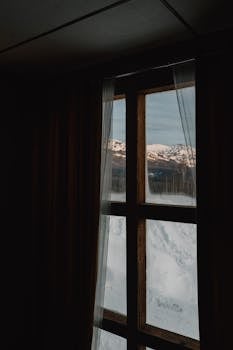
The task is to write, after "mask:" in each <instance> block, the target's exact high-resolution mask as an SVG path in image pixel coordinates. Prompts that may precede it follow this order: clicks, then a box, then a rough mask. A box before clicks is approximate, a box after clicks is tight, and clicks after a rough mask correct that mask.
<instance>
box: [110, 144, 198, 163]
mask: <svg viewBox="0 0 233 350" xmlns="http://www.w3.org/2000/svg"><path fill="white" fill-rule="evenodd" d="M109 149H110V150H111V151H112V157H113V161H114V162H116V161H117V159H119V162H120V158H123V159H125V157H126V154H125V153H126V145H125V143H124V142H121V141H119V140H112V141H111V142H110V143H109ZM146 158H147V160H148V161H149V162H159V161H160V162H171V161H172V162H175V163H176V164H181V165H184V166H187V167H193V166H195V164H196V150H195V149H194V148H192V147H190V146H185V145H181V144H178V145H172V146H168V145H161V144H153V145H147V149H146Z"/></svg>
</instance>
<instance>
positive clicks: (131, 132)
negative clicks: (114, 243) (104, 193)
mask: <svg viewBox="0 0 233 350" xmlns="http://www.w3.org/2000/svg"><path fill="white" fill-rule="evenodd" d="M126 140H127V141H126V142H127V147H126V149H127V171H126V174H127V176H126V184H127V185H126V201H127V207H128V210H127V213H128V215H127V305H128V306H127V317H128V330H129V334H128V349H134V348H135V349H136V348H137V340H136V335H137V330H138V328H139V327H140V328H143V327H144V325H145V320H146V290H145V288H146V279H145V276H146V271H145V268H146V264H145V253H146V252H145V243H146V242H145V220H144V219H142V218H139V217H138V216H137V213H138V204H139V203H144V201H145V96H144V95H137V93H136V91H132V90H131V91H129V92H128V93H127V95H126Z"/></svg>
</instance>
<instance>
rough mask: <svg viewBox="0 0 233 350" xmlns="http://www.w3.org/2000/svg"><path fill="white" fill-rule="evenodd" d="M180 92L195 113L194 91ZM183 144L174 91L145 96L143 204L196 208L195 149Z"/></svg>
mask: <svg viewBox="0 0 233 350" xmlns="http://www.w3.org/2000/svg"><path fill="white" fill-rule="evenodd" d="M181 90H182V92H183V93H185V98H186V101H188V102H189V104H188V105H189V108H190V109H192V111H193V110H194V112H195V103H194V102H193V101H195V98H193V96H194V94H195V88H194V87H188V88H184V89H181ZM189 97H190V98H189ZM192 133H193V134H194V135H191V136H192V139H195V129H194V130H192ZM186 141H187V144H188V145H189V143H188V142H189V140H186ZM186 141H185V136H184V132H183V127H182V122H181V117H180V112H179V105H178V102H177V96H176V91H175V90H169V91H163V92H158V93H152V94H147V95H146V202H149V203H158V204H171V205H188V206H195V205H196V186H195V182H196V175H195V174H196V149H195V148H194V147H191V146H186Z"/></svg>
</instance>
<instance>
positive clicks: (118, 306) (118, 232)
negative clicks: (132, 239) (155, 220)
mask: <svg viewBox="0 0 233 350" xmlns="http://www.w3.org/2000/svg"><path fill="white" fill-rule="evenodd" d="M104 307H105V308H107V309H109V310H113V311H117V312H119V313H121V314H126V220H125V218H124V217H120V216H110V227H109V241H108V257H107V274H106V285H105V297H104Z"/></svg>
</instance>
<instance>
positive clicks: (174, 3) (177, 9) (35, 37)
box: [0, 0, 233, 67]
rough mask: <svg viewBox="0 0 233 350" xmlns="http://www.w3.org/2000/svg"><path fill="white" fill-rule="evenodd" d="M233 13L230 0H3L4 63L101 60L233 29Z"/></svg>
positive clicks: (0, 37) (0, 47)
mask: <svg viewBox="0 0 233 350" xmlns="http://www.w3.org/2000/svg"><path fill="white" fill-rule="evenodd" d="M232 13H233V12H232V10H231V1H225V0H222V1H219V0H218V1H215V0H189V1H187V0H167V1H165V0H120V1H116V0H115V1H114V0H46V1H41V0H21V1H14V0H1V2H0V66H2V67H4V66H5V65H7V66H12V67H14V66H15V65H18V66H20V65H23V66H24V65H34V66H41V65H43V64H50V65H51V66H52V65H53V64H60V63H62V64H64V63H66V64H74V63H75V64H77V65H85V64H89V63H96V62H101V61H105V60H109V59H112V58H113V57H119V56H120V55H124V54H128V53H132V52H134V50H143V49H145V48H150V47H156V46H158V45H160V44H161V43H163V44H168V43H171V42H172V43H174V42H177V41H181V40H185V39H192V38H193V37H197V36H202V35H205V34H207V33H210V32H215V31H218V30H223V29H228V28H232ZM70 22H71V23H70Z"/></svg>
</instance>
